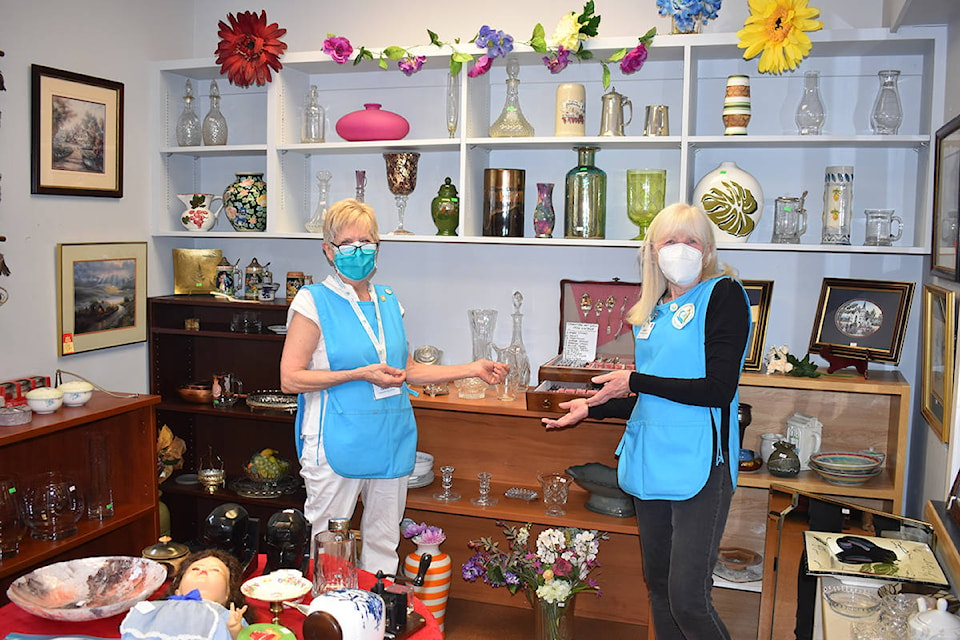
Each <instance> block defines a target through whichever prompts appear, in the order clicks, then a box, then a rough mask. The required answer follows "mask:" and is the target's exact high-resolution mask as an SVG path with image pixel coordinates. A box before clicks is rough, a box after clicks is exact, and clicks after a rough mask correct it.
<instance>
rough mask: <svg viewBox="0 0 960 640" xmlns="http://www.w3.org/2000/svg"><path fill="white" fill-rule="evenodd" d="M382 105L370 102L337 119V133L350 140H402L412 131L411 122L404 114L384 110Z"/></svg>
mask: <svg viewBox="0 0 960 640" xmlns="http://www.w3.org/2000/svg"><path fill="white" fill-rule="evenodd" d="M380 106H381V105H379V104H375V103H368V104H365V105H363V110H361V111H353V112H352V113H348V114H347V115H345V116H343V117H342V118H340V119H339V120H337V133H338V134H339V135H340V137H341V138H343V139H344V140H348V141H350V142H355V141H361V140H400V139H401V138H403V137H405V136H406V135H407V134H408V133H410V123H409V122H407V120H406V118H404V117H403V116H401V115H399V114H396V113H393V112H392V111H384V110H383V109H381V108H380Z"/></svg>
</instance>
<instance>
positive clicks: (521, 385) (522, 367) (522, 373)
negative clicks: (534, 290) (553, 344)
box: [509, 291, 530, 391]
mask: <svg viewBox="0 0 960 640" xmlns="http://www.w3.org/2000/svg"><path fill="white" fill-rule="evenodd" d="M522 305H523V294H522V293H520V292H519V291H514V292H513V313H512V314H510V317H511V318H512V319H513V336H512V337H511V338H510V346H511V347H513V348H514V349H515V356H514V357H515V358H516V368H517V370H516V371H515V372H514V371H511V372H510V374H509V375H512V376H515V377H516V379H517V387H518V389H519V390H520V391H526V390H527V387H528V386H529V384H530V356H528V355H527V348H526V347H525V346H524V345H523V314H522V313H520V307H521V306H522Z"/></svg>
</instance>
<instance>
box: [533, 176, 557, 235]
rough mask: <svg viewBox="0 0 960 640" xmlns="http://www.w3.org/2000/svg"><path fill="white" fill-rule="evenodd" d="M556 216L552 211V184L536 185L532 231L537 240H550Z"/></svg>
mask: <svg viewBox="0 0 960 640" xmlns="http://www.w3.org/2000/svg"><path fill="white" fill-rule="evenodd" d="M556 221H557V214H556V212H555V211H554V210H553V183H552V182H538V183H537V206H536V207H534V209H533V230H534V232H535V233H536V236H537V237H538V238H552V237H553V227H554V225H555V224H556Z"/></svg>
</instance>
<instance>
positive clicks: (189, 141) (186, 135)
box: [177, 80, 200, 147]
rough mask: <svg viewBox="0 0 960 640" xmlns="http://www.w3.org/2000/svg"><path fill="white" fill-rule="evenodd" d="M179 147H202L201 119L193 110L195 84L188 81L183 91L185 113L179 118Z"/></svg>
mask: <svg viewBox="0 0 960 640" xmlns="http://www.w3.org/2000/svg"><path fill="white" fill-rule="evenodd" d="M177 145H178V146H181V147H197V146H200V117H199V116H198V115H197V112H196V111H194V109H193V83H192V82H191V81H190V80H187V81H186V83H185V86H184V89H183V111H182V112H181V113H180V117H179V118H177Z"/></svg>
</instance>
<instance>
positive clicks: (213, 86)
mask: <svg viewBox="0 0 960 640" xmlns="http://www.w3.org/2000/svg"><path fill="white" fill-rule="evenodd" d="M203 144H206V145H219V144H227V119H226V118H224V117H223V114H222V113H220V87H219V86H218V85H217V81H216V80H211V81H210V111H208V112H207V115H205V116H204V117H203Z"/></svg>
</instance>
